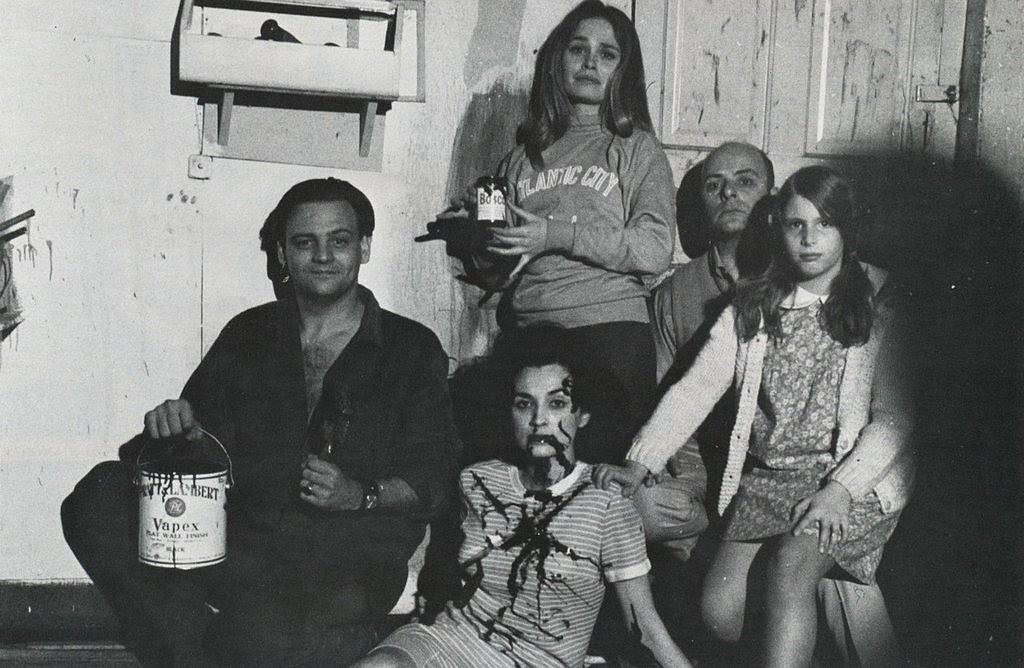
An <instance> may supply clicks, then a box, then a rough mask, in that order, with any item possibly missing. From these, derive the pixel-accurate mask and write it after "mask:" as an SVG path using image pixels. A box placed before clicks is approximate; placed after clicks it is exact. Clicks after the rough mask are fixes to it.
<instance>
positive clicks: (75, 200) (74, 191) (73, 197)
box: [71, 188, 78, 209]
mask: <svg viewBox="0 0 1024 668" xmlns="http://www.w3.org/2000/svg"><path fill="white" fill-rule="evenodd" d="M71 208H72V209H77V208H78V188H72V189H71Z"/></svg>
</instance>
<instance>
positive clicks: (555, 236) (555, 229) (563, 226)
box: [544, 220, 576, 252]
mask: <svg viewBox="0 0 1024 668" xmlns="http://www.w3.org/2000/svg"><path fill="white" fill-rule="evenodd" d="M575 234H576V226H575V225H573V224H572V223H570V222H568V221H565V220H549V221H548V238H547V241H546V242H545V243H544V248H545V250H560V251H566V252H572V247H573V243H574V242H575Z"/></svg>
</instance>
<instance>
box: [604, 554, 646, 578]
mask: <svg viewBox="0 0 1024 668" xmlns="http://www.w3.org/2000/svg"><path fill="white" fill-rule="evenodd" d="M650 570H651V562H650V560H649V559H647V558H644V560H643V561H641V562H640V563H638V564H633V565H632V566H626V567H624V568H609V569H606V570H605V572H604V578H605V580H607V581H608V582H623V581H625V580H632V579H633V578H638V577H640V576H641V575H647V573H648V572H650Z"/></svg>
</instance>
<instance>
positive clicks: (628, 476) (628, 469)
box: [591, 459, 654, 498]
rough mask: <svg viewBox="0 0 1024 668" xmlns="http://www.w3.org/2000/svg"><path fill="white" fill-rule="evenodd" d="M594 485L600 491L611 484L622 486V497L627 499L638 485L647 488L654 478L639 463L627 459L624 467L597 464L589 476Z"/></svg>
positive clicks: (648, 470)
mask: <svg viewBox="0 0 1024 668" xmlns="http://www.w3.org/2000/svg"><path fill="white" fill-rule="evenodd" d="M591 477H592V478H593V481H594V485H595V486H596V487H600V488H601V489H608V488H609V487H610V486H611V484H612V482H617V483H619V484H620V485H622V496H624V497H626V498H629V497H631V496H633V494H635V493H636V490H637V489H639V487H640V485H642V484H646V485H648V486H650V485H653V484H654V477H653V476H652V475H651V471H650V469H648V468H647V467H646V466H644V465H643V464H640V463H639V462H634V461H633V460H632V459H627V460H626V464H625V466H615V465H613V464H598V465H597V466H595V467H594V472H593V473H592V474H591Z"/></svg>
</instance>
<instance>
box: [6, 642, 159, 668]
mask: <svg viewBox="0 0 1024 668" xmlns="http://www.w3.org/2000/svg"><path fill="white" fill-rule="evenodd" d="M54 665H63V666H138V665H139V664H138V662H137V661H136V660H135V657H134V656H132V655H131V653H129V652H128V651H127V650H126V649H125V648H124V647H123V646H121V645H116V644H111V643H107V642H76V643H18V644H9V645H0V666H18V667H19V668H21V667H23V666H25V667H32V666H54Z"/></svg>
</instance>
